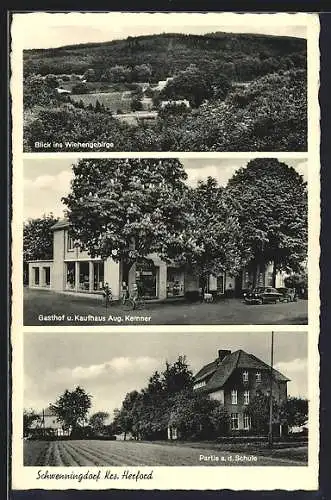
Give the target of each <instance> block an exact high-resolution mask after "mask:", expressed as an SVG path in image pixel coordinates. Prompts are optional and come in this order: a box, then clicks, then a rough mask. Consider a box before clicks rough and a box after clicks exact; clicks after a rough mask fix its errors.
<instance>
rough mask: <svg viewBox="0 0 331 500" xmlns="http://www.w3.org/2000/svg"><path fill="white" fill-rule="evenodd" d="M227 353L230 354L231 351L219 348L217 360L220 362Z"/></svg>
mask: <svg viewBox="0 0 331 500" xmlns="http://www.w3.org/2000/svg"><path fill="white" fill-rule="evenodd" d="M229 354H231V351H229V350H227V349H219V350H218V358H217V361H218V362H219V363H221V362H222V361H223V359H224V358H226V356H228V355H229Z"/></svg>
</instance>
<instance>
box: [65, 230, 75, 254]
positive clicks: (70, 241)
mask: <svg viewBox="0 0 331 500" xmlns="http://www.w3.org/2000/svg"><path fill="white" fill-rule="evenodd" d="M73 249H74V240H73V238H72V236H70V234H69V233H68V237H67V250H68V252H72V251H73Z"/></svg>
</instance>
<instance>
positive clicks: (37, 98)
mask: <svg viewBox="0 0 331 500" xmlns="http://www.w3.org/2000/svg"><path fill="white" fill-rule="evenodd" d="M59 99H60V98H59V95H58V93H57V91H56V90H55V88H54V87H52V86H49V85H48V84H47V83H46V81H45V80H44V79H43V78H42V77H41V76H40V75H31V76H28V77H27V78H26V79H25V80H24V85H23V104H24V109H25V110H27V109H30V108H33V107H34V106H37V105H38V106H55V105H57V104H58V102H59Z"/></svg>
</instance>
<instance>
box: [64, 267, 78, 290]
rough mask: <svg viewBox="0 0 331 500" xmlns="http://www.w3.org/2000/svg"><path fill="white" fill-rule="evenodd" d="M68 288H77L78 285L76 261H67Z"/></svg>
mask: <svg viewBox="0 0 331 500" xmlns="http://www.w3.org/2000/svg"><path fill="white" fill-rule="evenodd" d="M66 268H67V269H66V290H75V287H76V266H75V262H67V263H66Z"/></svg>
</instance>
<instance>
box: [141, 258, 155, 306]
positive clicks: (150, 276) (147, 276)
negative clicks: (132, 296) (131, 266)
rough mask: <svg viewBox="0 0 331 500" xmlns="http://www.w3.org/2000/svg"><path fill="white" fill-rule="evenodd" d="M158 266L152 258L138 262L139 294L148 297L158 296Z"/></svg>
mask: <svg viewBox="0 0 331 500" xmlns="http://www.w3.org/2000/svg"><path fill="white" fill-rule="evenodd" d="M156 276H157V268H156V267H155V266H154V263H153V261H152V260H148V259H145V260H143V261H141V262H137V265H136V282H137V285H138V290H139V294H140V295H141V296H142V297H144V298H146V299H155V298H156V297H157V291H156V290H157V288H156V283H157V280H156Z"/></svg>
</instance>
